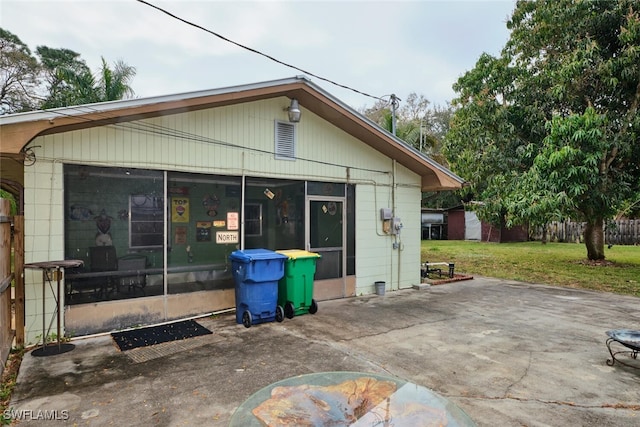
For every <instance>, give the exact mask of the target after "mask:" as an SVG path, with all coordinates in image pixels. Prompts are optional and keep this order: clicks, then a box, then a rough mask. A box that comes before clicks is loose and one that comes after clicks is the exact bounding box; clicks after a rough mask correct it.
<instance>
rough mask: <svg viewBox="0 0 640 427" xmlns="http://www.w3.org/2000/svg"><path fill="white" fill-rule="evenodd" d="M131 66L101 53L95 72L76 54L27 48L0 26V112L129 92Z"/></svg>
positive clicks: (112, 98)
mask: <svg viewBox="0 0 640 427" xmlns="http://www.w3.org/2000/svg"><path fill="white" fill-rule="evenodd" d="M135 74H136V70H135V68H134V67H132V66H130V65H127V64H126V63H124V62H123V61H116V62H114V63H113V66H112V67H110V66H109V64H107V62H106V61H105V59H104V58H102V64H101V67H100V69H99V70H98V72H97V73H96V74H95V75H94V74H93V73H92V72H91V70H90V69H89V67H88V66H87V64H86V63H85V61H84V60H83V59H82V58H81V56H80V54H79V53H77V52H74V51H72V50H69V49H64V48H50V47H47V46H38V47H37V48H36V55H34V54H32V53H31V51H30V50H29V48H28V47H27V45H26V44H24V43H23V42H22V41H21V40H20V38H18V36H16V35H15V34H12V33H11V32H9V31H6V30H4V29H2V28H0V114H10V113H16V112H23V111H31V110H37V109H48V108H56V107H66V106H69V105H80V104H89V103H95V102H104V101H115V100H118V99H123V98H128V97H132V96H133V95H134V92H133V89H132V88H131V80H132V79H133V77H134V76H135Z"/></svg>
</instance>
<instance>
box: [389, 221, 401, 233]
mask: <svg viewBox="0 0 640 427" xmlns="http://www.w3.org/2000/svg"><path fill="white" fill-rule="evenodd" d="M402 227H403V225H402V220H401V219H400V218H398V217H395V218H392V220H391V234H400V230H402Z"/></svg>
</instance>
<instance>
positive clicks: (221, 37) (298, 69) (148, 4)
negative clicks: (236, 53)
mask: <svg viewBox="0 0 640 427" xmlns="http://www.w3.org/2000/svg"><path fill="white" fill-rule="evenodd" d="M136 1H137V2H138V3H142V4H144V5H147V6H149V7H152V8H154V9H156V10H159V11H160V12H162V13H164V14H166V15H169V16H170V17H172V18H174V19H177V20H178V21H181V22H183V23H185V24H187V25H191V26H192V27H195V28H198V29H199V30H202V31H206V32H207V33H209V34H212V35H214V36H216V37H218V38H220V39H222V40H224V41H226V42H228V43H231V44H234V45H236V46H238V47H241V48H242V49H246V50H248V51H249V52H253V53H257V54H258V55H261V56H264V57H265V58H267V59H270V60H271V61H274V62H277V63H278V64H281V65H284V66H285V67H289V68H293V69H294V70H297V71H300V72H302V73H304V74H308V75H310V76H312V77H315V78H317V79H320V80H323V81H325V82H327V83H331V84H332V85H335V86H338V87H341V88H343V89H347V90H350V91H352V92H355V93H358V94H360V95H364V96H368V97H369V98H373V99H377V100H379V101H385V100H384V99H383V98H381V97H379V96H374V95H370V94H368V93H365V92H362V91H359V90H357V89H354V88H352V87H349V86H345V85H342V84H340V83H336V82H334V81H333V80H329V79H327V78H324V77H321V76H319V75H317V74H314V73H311V72H309V71H307V70H304V69H302V68H299V67H296V66H295V65H291V64H287V63H286V62H283V61H280V60H279V59H276V58H274V57H273V56H270V55H267V54H266V53H263V52H260V51H259V50H256V49H253V48H251V47H248V46H245V45H243V44H240V43H238V42H235V41H233V40H231V39H228V38H226V37H225V36H223V35H221V34H218V33H216V32H215V31H211V30H209V29H208V28H205V27H203V26H201V25H198V24H195V23H193V22H191V21H187V20H186V19H183V18H180V17H179V16H177V15H174V14H173V13H171V12H169V11H167V10H165V9H163V8H161V7H159V6H156V5H154V4H151V3H149V2H147V1H145V0H136Z"/></svg>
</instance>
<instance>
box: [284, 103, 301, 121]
mask: <svg viewBox="0 0 640 427" xmlns="http://www.w3.org/2000/svg"><path fill="white" fill-rule="evenodd" d="M286 110H287V112H288V113H289V121H290V122H291V123H298V122H299V121H300V116H301V115H302V112H301V111H300V106H299V105H298V100H297V99H295V98H293V99H291V105H289V107H287V108H286Z"/></svg>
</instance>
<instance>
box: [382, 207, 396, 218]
mask: <svg viewBox="0 0 640 427" xmlns="http://www.w3.org/2000/svg"><path fill="white" fill-rule="evenodd" d="M391 218H393V214H392V213H391V209H390V208H382V209H380V219H381V220H382V221H386V220H389V219H391Z"/></svg>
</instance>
